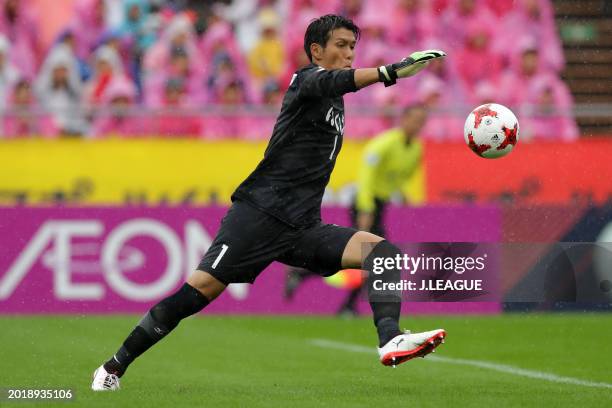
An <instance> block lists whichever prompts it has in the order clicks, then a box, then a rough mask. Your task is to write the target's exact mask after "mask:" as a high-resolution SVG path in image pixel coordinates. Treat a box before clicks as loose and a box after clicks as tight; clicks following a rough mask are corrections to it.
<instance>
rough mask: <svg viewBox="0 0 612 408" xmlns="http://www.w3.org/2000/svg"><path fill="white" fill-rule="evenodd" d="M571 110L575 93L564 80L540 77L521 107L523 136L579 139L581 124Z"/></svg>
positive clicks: (567, 140) (537, 138)
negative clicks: (572, 92)
mask: <svg viewBox="0 0 612 408" xmlns="http://www.w3.org/2000/svg"><path fill="white" fill-rule="evenodd" d="M571 109H572V98H571V95H570V93H569V90H568V89H567V87H566V86H565V84H564V83H563V82H562V81H561V80H559V79H558V78H556V77H554V76H552V75H550V76H540V77H538V78H536V79H535V80H534V81H532V83H531V84H530V89H529V92H528V94H527V98H526V100H525V103H524V104H523V105H522V106H521V107H520V109H519V117H520V118H521V137H522V138H524V139H525V140H534V139H535V140H561V141H564V142H571V141H574V140H576V139H578V136H579V131H578V126H577V125H576V121H575V120H574V118H573V116H572V112H571Z"/></svg>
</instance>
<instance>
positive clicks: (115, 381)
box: [91, 365, 121, 391]
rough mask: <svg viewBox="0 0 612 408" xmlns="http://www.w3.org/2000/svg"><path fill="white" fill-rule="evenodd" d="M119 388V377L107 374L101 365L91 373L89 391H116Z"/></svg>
mask: <svg viewBox="0 0 612 408" xmlns="http://www.w3.org/2000/svg"><path fill="white" fill-rule="evenodd" d="M119 388H121V386H120V385H119V377H117V376H116V375H115V374H109V373H107V372H106V370H105V369H104V366H103V365H101V366H100V367H98V368H97V369H96V371H94V373H93V382H92V383H91V389H92V390H94V391H117V390H118V389H119Z"/></svg>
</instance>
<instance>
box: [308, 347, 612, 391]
mask: <svg viewBox="0 0 612 408" xmlns="http://www.w3.org/2000/svg"><path fill="white" fill-rule="evenodd" d="M311 344H313V345H315V346H318V347H323V348H330V349H337V350H344V351H350V352H353V353H368V354H376V353H375V350H376V349H375V348H374V347H365V346H360V345H357V344H350V343H342V342H339V341H333V340H327V339H313V340H311ZM425 361H433V362H437V363H449V364H457V365H464V366H471V367H478V368H485V369H488V370H492V371H498V372H501V373H505V374H512V375H518V376H520V377H527V378H535V379H538V380H545V381H550V382H556V383H561V384H572V385H581V386H584V387H595V388H608V389H612V384H609V383H604V382H594V381H587V380H581V379H579V378H572V377H563V376H560V375H556V374H550V373H545V372H542V371H535V370H527V369H524V368H518V367H513V366H510V365H505V364H498V363H491V362H488V361H478V360H467V359H463V358H452V357H442V356H432V355H429V356H427V358H426V359H425Z"/></svg>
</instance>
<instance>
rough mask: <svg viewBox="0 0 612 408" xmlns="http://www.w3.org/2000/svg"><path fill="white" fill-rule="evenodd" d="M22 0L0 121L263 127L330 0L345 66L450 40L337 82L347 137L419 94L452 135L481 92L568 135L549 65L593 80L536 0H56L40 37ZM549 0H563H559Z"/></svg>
mask: <svg viewBox="0 0 612 408" xmlns="http://www.w3.org/2000/svg"><path fill="white" fill-rule="evenodd" d="M33 1H34V0H23V1H16V0H0V65H1V67H0V109H2V111H3V116H4V120H3V122H2V123H3V129H2V132H1V134H2V135H3V137H22V136H28V135H33V134H37V135H40V136H49V137H51V136H58V135H62V136H83V137H104V136H106V135H121V136H127V137H132V136H146V135H152V134H156V135H159V136H164V137H185V136H192V137H202V138H207V139H209V138H212V139H215V138H226V137H234V138H235V137H240V138H247V139H265V138H267V137H268V136H269V133H270V130H271V127H272V125H273V123H274V114H275V112H276V111H277V109H278V105H279V102H280V98H281V97H282V90H283V89H284V88H285V87H286V86H287V84H288V81H289V80H290V78H291V75H292V73H293V72H294V71H295V70H296V69H297V68H298V67H299V66H302V65H304V64H306V63H307V62H308V61H307V60H305V55H304V52H303V49H302V41H303V33H304V30H305V27H306V25H307V24H308V22H309V21H310V20H311V19H312V18H314V17H316V16H318V15H321V14H325V13H332V12H334V13H341V14H343V15H346V16H349V17H351V18H353V19H354V20H355V21H356V22H357V23H358V24H359V25H360V26H361V27H362V29H363V37H362V40H361V42H360V44H359V45H358V54H357V57H356V61H355V65H356V66H374V65H379V64H381V63H383V62H388V61H390V60H394V59H396V58H398V57H403V56H404V54H406V53H408V52H409V51H410V50H414V49H423V48H441V49H445V50H448V51H449V52H448V54H449V57H448V58H447V59H446V61H444V62H440V63H435V64H433V66H432V67H431V69H430V70H428V72H426V73H425V74H424V75H422V76H419V77H418V78H414V79H410V80H407V81H404V82H402V83H401V84H400V85H398V86H397V87H394V89H386V88H384V87H372V88H368V89H366V90H364V91H362V92H359V93H357V94H353V95H350V96H348V97H347V98H346V103H347V106H348V107H349V108H348V111H347V113H348V115H349V121H348V123H347V129H346V134H347V137H349V138H368V137H370V136H372V135H373V134H375V133H377V132H379V131H381V130H383V129H385V128H386V127H387V126H388V125H389V119H388V115H387V113H389V109H390V107H392V106H397V103H398V102H399V103H400V104H409V103H414V102H423V103H426V104H427V105H428V106H430V107H431V108H432V109H433V112H434V113H433V114H432V115H431V118H430V121H429V123H428V124H427V126H426V128H425V131H424V137H425V138H428V139H434V140H457V139H460V138H461V137H462V136H461V129H462V121H463V118H464V117H465V115H466V113H467V112H469V110H471V109H472V108H473V107H474V106H475V105H476V104H479V103H483V102H489V101H495V102H499V103H503V104H507V105H509V106H511V107H512V108H514V109H516V111H517V112H519V113H520V116H521V119H522V125H523V128H522V136H523V137H524V139H525V140H532V139H555V140H565V141H570V140H575V139H576V138H577V137H578V134H579V132H578V128H577V127H576V123H575V120H574V118H573V115H572V110H573V97H572V95H571V94H570V92H569V91H568V88H567V86H566V84H565V83H564V82H563V81H561V80H560V77H559V73H560V72H563V73H564V75H565V78H566V80H567V81H568V82H569V84H570V85H571V86H572V87H573V90H574V92H575V94H576V95H577V97H578V98H580V99H579V100H580V101H583V100H585V99H584V98H586V93H588V94H589V95H593V94H597V98H599V97H600V95H603V94H602V93H603V92H604V90H605V89H607V88H606V86H607V85H606V84H607V82H604V81H598V80H597V79H595V78H593V77H592V75H591V76H586V77H585V76H580V75H583V73H584V74H585V75H586V74H588V72H584V71H585V70H584V67H581V66H580V64H579V61H576V58H577V57H576V55H577V54H575V53H572V52H573V50H572V49H571V48H570V49H568V50H567V53H568V54H567V55H568V58H570V65H569V66H568V68H567V69H565V70H564V67H565V57H564V53H563V49H562V46H561V41H560V38H559V35H558V33H557V29H556V25H555V20H554V11H553V6H552V3H551V2H550V1H549V0H517V1H511V0H502V1H493V0H436V1H432V2H429V1H422V0H387V1H385V2H384V6H381V4H382V3H380V2H376V1H374V0H333V1H322V0H278V1H273V0H241V1H232V2H214V1H210V2H194V1H188V0H184V1H160V0H125V1H114V0H65V1H66V4H70V5H71V7H72V10H73V11H72V13H70V15H69V16H68V17H67V21H66V22H65V24H64V25H63V26H62V27H61V29H60V30H59V31H58V32H57V33H56V35H55V38H54V40H53V41H52V43H51V44H50V45H48V46H44V45H43V44H42V41H41V39H40V36H39V35H38V34H37V30H36V28H37V27H43V26H45V24H43V23H42V21H43V20H44V18H45V17H44V16H45V13H44V12H42V11H44V10H39V9H37V7H35V4H36V5H38V6H39V5H40V2H38V3H30V2H33ZM560 3H562V4H561V6H562V7H565V8H567V9H568V11H567V12H568V13H569V12H570V10H569V8H571V7H570V6H569V3H571V2H560ZM581 3H582V2H581ZM586 3H597V2H586ZM580 11H584V9H582V8H580ZM390 16H391V17H390ZM593 18H597V17H595V16H593ZM602 24H603V26H605V24H606V23H602ZM500 27H501V29H500ZM599 45H600V44H599ZM580 55H584V54H580ZM610 61H612V60H610ZM608 63H610V62H608ZM604 64H605V63H602V64H600V65H598V68H597V72H599V73H600V74H601V75H604V74H605V69H606V67H607V66H606V65H604ZM589 72H590V71H589ZM595 88H596V89H595ZM604 88H605V89H604ZM608 91H610V92H612V88H611V89H610V90H608ZM26 93H27V96H26ZM599 100H601V101H604V100H606V99H605V98H604V96H601V99H598V101H599ZM606 101H607V100H606ZM372 106H376V108H374V109H373V108H372ZM147 117H149V118H155V120H146V118H147ZM584 124H585V125H587V126H588V121H587V122H584ZM589 129H590V128H589Z"/></svg>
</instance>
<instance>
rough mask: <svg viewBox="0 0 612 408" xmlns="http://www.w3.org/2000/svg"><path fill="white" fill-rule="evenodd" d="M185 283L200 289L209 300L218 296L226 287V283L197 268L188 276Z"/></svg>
mask: <svg viewBox="0 0 612 408" xmlns="http://www.w3.org/2000/svg"><path fill="white" fill-rule="evenodd" d="M187 284H189V285H190V286H191V287H193V288H195V289H197V290H198V291H200V293H201V294H202V295H204V296H206V298H207V299H208V300H209V301H212V300H213V299H215V298H216V297H217V296H219V295H220V294H221V293H223V291H224V290H225V288H226V286H227V285H226V284H225V283H223V282H221V281H220V280H218V279H217V278H215V277H214V276H212V275H211V274H210V273H208V272H205V271H200V270H197V271H195V272H194V273H192V274H191V276H189V278H188V279H187Z"/></svg>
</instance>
